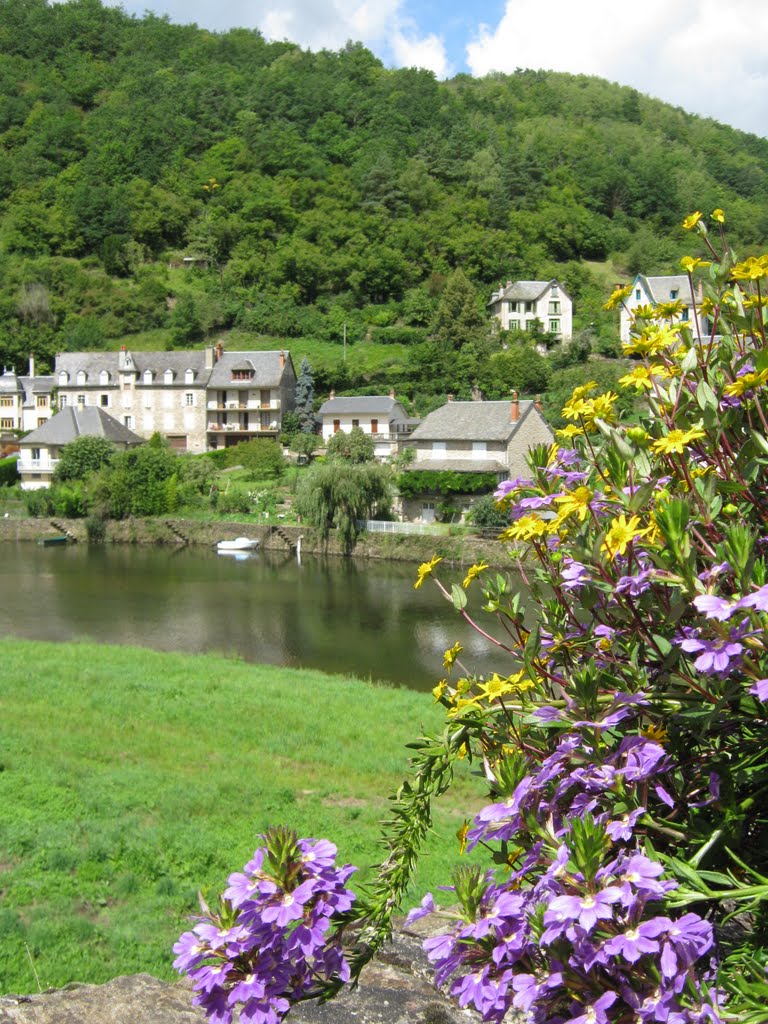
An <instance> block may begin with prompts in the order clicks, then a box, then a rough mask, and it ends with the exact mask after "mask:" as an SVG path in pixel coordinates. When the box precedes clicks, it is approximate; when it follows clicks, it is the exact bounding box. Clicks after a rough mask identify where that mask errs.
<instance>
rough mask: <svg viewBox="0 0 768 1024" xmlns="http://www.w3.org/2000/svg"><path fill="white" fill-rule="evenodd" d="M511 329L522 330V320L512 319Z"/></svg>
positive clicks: (510, 322)
mask: <svg viewBox="0 0 768 1024" xmlns="http://www.w3.org/2000/svg"><path fill="white" fill-rule="evenodd" d="M509 329H510V331H519V330H520V321H519V320H510V321H509Z"/></svg>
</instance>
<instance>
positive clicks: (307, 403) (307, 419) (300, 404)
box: [295, 356, 317, 434]
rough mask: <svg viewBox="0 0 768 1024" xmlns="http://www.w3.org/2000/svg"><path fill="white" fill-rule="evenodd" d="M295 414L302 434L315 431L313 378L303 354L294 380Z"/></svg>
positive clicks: (310, 368)
mask: <svg viewBox="0 0 768 1024" xmlns="http://www.w3.org/2000/svg"><path fill="white" fill-rule="evenodd" d="M295 394H296V415H297V416H298V417H299V424H300V430H301V432H302V433H303V434H314V433H315V432H316V431H317V416H316V415H315V379H314V377H313V376H312V367H311V366H310V365H309V360H308V359H307V357H306V356H305V357H304V358H303V359H302V361H301V369H300V370H299V377H298V380H297V381H296V392H295Z"/></svg>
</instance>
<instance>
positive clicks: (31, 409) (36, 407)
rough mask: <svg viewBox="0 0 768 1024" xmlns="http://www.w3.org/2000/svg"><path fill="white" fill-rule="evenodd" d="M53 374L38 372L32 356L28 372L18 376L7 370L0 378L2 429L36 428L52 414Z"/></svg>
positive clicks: (0, 421) (0, 428)
mask: <svg viewBox="0 0 768 1024" xmlns="http://www.w3.org/2000/svg"><path fill="white" fill-rule="evenodd" d="M53 387H54V377H53V376H49V375H44V376H36V375H35V357H34V356H30V357H29V373H28V374H26V375H25V376H21V377H17V376H16V374H15V372H14V371H13V370H5V371H4V373H3V375H2V377H0V431H3V432H5V431H23V430H34V429H35V428H36V427H40V426H42V425H43V423H46V422H47V421H48V420H49V419H50V418H51V416H52V415H53V403H52V396H53Z"/></svg>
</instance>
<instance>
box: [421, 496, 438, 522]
mask: <svg viewBox="0 0 768 1024" xmlns="http://www.w3.org/2000/svg"><path fill="white" fill-rule="evenodd" d="M421 521H422V523H434V521H435V503H434V501H423V502H422V503H421Z"/></svg>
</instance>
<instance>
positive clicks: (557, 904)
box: [541, 885, 621, 943]
mask: <svg viewBox="0 0 768 1024" xmlns="http://www.w3.org/2000/svg"><path fill="white" fill-rule="evenodd" d="M620 899H621V889H620V888H619V887H618V886H616V885H609V886H608V887H607V888H605V889H601V890H600V892H595V893H591V892H589V893H586V894H585V895H584V896H556V897H555V898H554V899H553V900H552V902H551V903H550V904H549V908H548V909H547V910H546V911H545V913H544V924H545V925H546V926H547V930H546V931H545V932H544V935H542V937H541V940H542V942H545V943H549V942H552V941H553V939H556V938H557V937H558V936H559V935H562V934H563V932H565V931H566V929H568V928H569V927H570V926H571V925H572V924H578V925H579V927H580V928H583V929H584V931H585V932H587V933H589V932H590V931H591V930H592V929H593V928H594V927H595V925H596V924H597V922H598V921H607V920H609V919H610V918H611V917H613V905H614V904H615V903H618V901H619V900H620Z"/></svg>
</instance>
